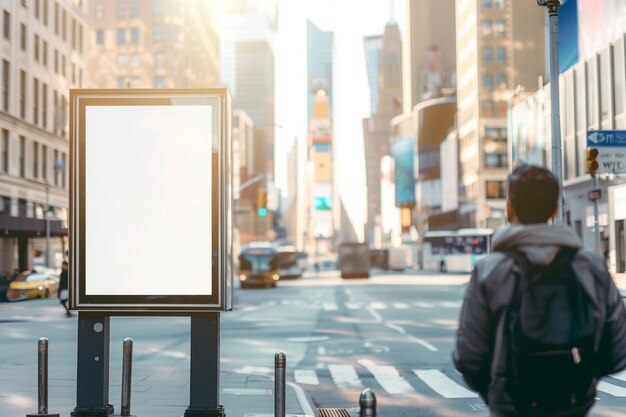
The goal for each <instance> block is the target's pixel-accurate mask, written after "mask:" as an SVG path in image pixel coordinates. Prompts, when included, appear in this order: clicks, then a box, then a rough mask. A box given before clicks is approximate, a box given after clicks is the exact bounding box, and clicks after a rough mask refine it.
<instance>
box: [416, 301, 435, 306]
mask: <svg viewBox="0 0 626 417" xmlns="http://www.w3.org/2000/svg"><path fill="white" fill-rule="evenodd" d="M415 305H416V306H417V307H419V308H433V307H435V305H434V304H433V303H427V302H426V301H418V302H417V303H415Z"/></svg>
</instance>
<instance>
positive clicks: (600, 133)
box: [587, 130, 626, 148]
mask: <svg viewBox="0 0 626 417" xmlns="http://www.w3.org/2000/svg"><path fill="white" fill-rule="evenodd" d="M604 146H611V147H626V130H590V131H588V132H587V147H589V148H591V147H604Z"/></svg>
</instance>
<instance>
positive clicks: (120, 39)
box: [117, 29, 126, 45]
mask: <svg viewBox="0 0 626 417" xmlns="http://www.w3.org/2000/svg"><path fill="white" fill-rule="evenodd" d="M117 43H118V44H119V45H121V44H124V43H126V29H118V30H117Z"/></svg>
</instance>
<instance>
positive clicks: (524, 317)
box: [503, 248, 598, 416]
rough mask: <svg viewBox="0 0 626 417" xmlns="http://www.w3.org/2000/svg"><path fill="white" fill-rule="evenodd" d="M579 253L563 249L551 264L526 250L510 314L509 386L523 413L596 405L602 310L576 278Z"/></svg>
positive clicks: (519, 258) (516, 255)
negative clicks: (575, 261) (542, 262)
mask: <svg viewBox="0 0 626 417" xmlns="http://www.w3.org/2000/svg"><path fill="white" fill-rule="evenodd" d="M576 253H577V250H576V249H572V248H563V249H561V251H560V252H559V253H558V254H557V256H556V258H555V260H554V262H553V263H552V264H551V265H549V266H543V267H542V266H536V265H533V264H532V263H531V262H529V261H528V259H527V257H526V255H525V254H524V253H523V252H510V253H507V255H508V256H511V257H512V258H513V259H514V260H515V268H514V270H516V271H517V273H515V274H514V275H515V280H516V283H515V290H514V292H513V297H512V300H511V304H510V305H509V307H508V309H507V312H506V314H505V323H504V332H505V334H504V338H503V341H504V342H505V343H506V350H507V362H506V363H507V380H508V383H507V387H506V391H507V393H508V394H509V395H510V396H511V398H512V399H513V402H514V404H515V407H516V408H517V410H518V411H519V412H520V413H522V414H523V415H525V416H527V415H536V416H541V415H553V414H555V413H558V412H563V411H565V412H566V411H567V410H574V409H577V408H579V407H581V406H585V405H589V404H590V403H592V402H593V401H594V398H595V389H594V371H595V350H596V349H595V339H596V333H597V329H598V327H597V325H598V319H597V317H598V314H597V308H596V306H595V304H594V303H593V301H592V300H591V299H590V298H589V296H588V294H587V293H586V292H585V290H584V288H583V287H582V285H581V284H580V282H579V281H578V279H577V278H576V273H575V272H574V270H573V268H572V261H573V259H574V257H575V256H576Z"/></svg>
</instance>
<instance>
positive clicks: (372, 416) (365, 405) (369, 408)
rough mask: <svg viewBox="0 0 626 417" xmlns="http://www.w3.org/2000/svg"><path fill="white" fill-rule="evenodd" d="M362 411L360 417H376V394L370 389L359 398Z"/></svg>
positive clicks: (366, 389)
mask: <svg viewBox="0 0 626 417" xmlns="http://www.w3.org/2000/svg"><path fill="white" fill-rule="evenodd" d="M359 406H360V407H361V411H360V413H359V417H376V394H374V391H372V390H371V389H369V388H365V390H364V391H363V392H362V393H361V396H360V397H359Z"/></svg>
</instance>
